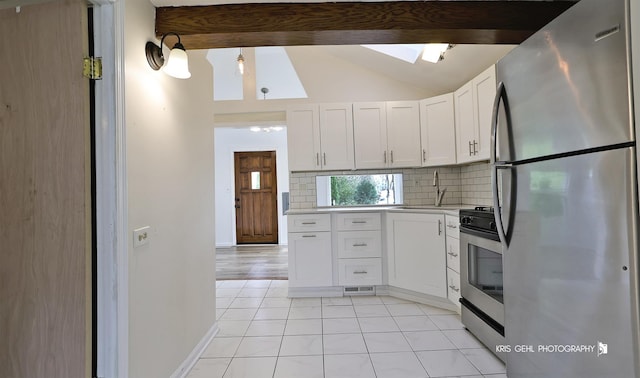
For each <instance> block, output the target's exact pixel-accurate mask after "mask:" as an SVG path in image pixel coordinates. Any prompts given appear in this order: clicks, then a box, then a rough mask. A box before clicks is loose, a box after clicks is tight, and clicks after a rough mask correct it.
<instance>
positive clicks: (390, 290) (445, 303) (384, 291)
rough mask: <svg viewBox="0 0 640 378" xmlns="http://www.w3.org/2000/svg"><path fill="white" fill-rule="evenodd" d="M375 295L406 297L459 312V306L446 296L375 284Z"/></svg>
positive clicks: (409, 299)
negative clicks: (441, 296)
mask: <svg viewBox="0 0 640 378" xmlns="http://www.w3.org/2000/svg"><path fill="white" fill-rule="evenodd" d="M376 295H389V296H392V297H396V298H400V299H406V300H408V301H413V302H417V303H422V304H426V305H429V306H434V307H439V308H442V309H445V310H450V311H455V312H457V313H460V308H459V307H458V306H456V305H455V304H454V303H453V302H451V301H449V300H448V299H446V298H440V297H436V296H433V295H429V294H422V293H418V292H415V291H412V290H406V289H401V288H399V287H395V286H377V287H376Z"/></svg>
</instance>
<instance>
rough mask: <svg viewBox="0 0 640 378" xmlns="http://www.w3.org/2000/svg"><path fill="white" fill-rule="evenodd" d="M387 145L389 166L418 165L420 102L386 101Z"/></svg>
mask: <svg viewBox="0 0 640 378" xmlns="http://www.w3.org/2000/svg"><path fill="white" fill-rule="evenodd" d="M386 106H387V147H388V148H389V159H388V161H389V167H392V168H402V167H419V166H420V162H421V158H420V103H419V102H418V101H393V102H387V104H386Z"/></svg>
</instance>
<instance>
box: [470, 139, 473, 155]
mask: <svg viewBox="0 0 640 378" xmlns="http://www.w3.org/2000/svg"><path fill="white" fill-rule="evenodd" d="M471 146H472V144H471V141H469V156H471V155H473V152H472V151H471Z"/></svg>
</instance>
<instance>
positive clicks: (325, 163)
mask: <svg viewBox="0 0 640 378" xmlns="http://www.w3.org/2000/svg"><path fill="white" fill-rule="evenodd" d="M352 117H353V113H352V109H351V104H345V103H340V104H322V105H304V106H296V107H290V108H289V109H287V148H288V150H289V169H290V170H291V171H314V170H334V169H353V168H354V156H353V119H352Z"/></svg>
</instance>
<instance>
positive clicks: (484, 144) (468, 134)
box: [453, 66, 496, 163]
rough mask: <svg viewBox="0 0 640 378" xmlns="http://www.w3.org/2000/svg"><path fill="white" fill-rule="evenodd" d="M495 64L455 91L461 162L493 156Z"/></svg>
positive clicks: (458, 153)
mask: <svg viewBox="0 0 640 378" xmlns="http://www.w3.org/2000/svg"><path fill="white" fill-rule="evenodd" d="M495 95H496V71H495V66H491V67H489V68H488V69H487V70H485V71H484V72H482V73H481V74H480V75H478V76H476V77H475V78H474V79H473V80H471V81H470V82H468V83H466V84H465V85H463V86H462V87H460V88H459V89H458V90H457V91H455V92H454V94H453V96H454V102H455V106H454V108H455V122H456V145H457V155H458V163H467V162H473V161H480V160H487V159H489V147H490V146H489V145H490V134H491V114H492V112H493V101H494V98H495Z"/></svg>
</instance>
